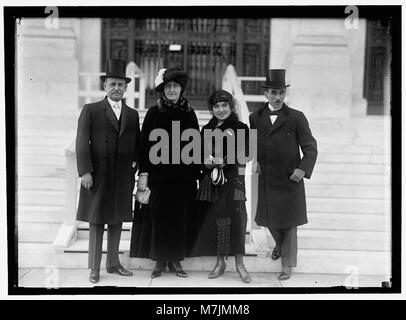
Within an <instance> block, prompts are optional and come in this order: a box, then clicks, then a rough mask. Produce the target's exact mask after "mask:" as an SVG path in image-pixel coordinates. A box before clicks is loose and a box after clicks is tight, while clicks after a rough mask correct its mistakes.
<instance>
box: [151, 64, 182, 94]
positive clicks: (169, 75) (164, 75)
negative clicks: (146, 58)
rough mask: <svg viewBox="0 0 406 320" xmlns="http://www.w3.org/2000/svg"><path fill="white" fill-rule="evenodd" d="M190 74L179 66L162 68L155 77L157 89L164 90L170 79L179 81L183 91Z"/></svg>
mask: <svg viewBox="0 0 406 320" xmlns="http://www.w3.org/2000/svg"><path fill="white" fill-rule="evenodd" d="M187 80H188V76H187V74H186V72H185V71H182V70H180V69H179V68H169V69H164V68H163V69H161V70H159V71H158V75H157V76H156V78H155V90H156V91H163V89H164V86H165V84H167V83H168V82H169V81H174V82H177V83H179V84H180V85H181V87H182V91H183V90H185V87H186V83H187Z"/></svg>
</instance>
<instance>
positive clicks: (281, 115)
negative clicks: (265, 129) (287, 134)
mask: <svg viewBox="0 0 406 320" xmlns="http://www.w3.org/2000/svg"><path fill="white" fill-rule="evenodd" d="M287 120H288V119H287V117H286V114H285V112H283V111H282V112H280V113H279V114H278V116H277V117H276V120H275V122H274V123H273V125H272V127H271V131H270V134H272V133H273V132H274V131H275V130H277V129H278V128H280V127H281V126H282V125H283V124H284V123H285V122H286V121H287Z"/></svg>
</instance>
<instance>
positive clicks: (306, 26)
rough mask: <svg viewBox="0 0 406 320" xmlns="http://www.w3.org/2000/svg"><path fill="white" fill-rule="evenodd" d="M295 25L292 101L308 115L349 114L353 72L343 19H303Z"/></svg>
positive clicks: (290, 63)
mask: <svg viewBox="0 0 406 320" xmlns="http://www.w3.org/2000/svg"><path fill="white" fill-rule="evenodd" d="M296 27H297V29H296V36H295V37H294V38H293V41H292V48H291V50H292V52H291V55H290V61H289V63H288V71H287V75H288V78H289V79H290V81H291V85H292V87H291V88H290V89H288V91H290V93H289V98H290V99H289V104H290V105H291V106H292V107H293V108H295V107H297V108H299V109H300V110H301V111H303V112H304V113H305V114H306V115H308V116H309V117H345V118H346V117H350V116H351V106H352V71H351V59H350V53H349V49H348V45H347V43H346V41H345V39H344V37H343V28H344V22H343V20H339V19H302V20H301V21H300V22H299V23H298V24H296Z"/></svg>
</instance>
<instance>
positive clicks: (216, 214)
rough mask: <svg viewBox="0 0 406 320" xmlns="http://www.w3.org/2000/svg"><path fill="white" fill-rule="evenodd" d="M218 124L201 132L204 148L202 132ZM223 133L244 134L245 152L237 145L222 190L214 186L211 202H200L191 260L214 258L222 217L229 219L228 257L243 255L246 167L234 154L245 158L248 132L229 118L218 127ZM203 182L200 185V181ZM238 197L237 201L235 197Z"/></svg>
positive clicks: (211, 126)
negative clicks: (195, 239)
mask: <svg viewBox="0 0 406 320" xmlns="http://www.w3.org/2000/svg"><path fill="white" fill-rule="evenodd" d="M216 123H217V120H216V119H215V118H212V119H211V120H210V121H209V123H208V124H206V125H205V126H204V127H203V128H202V133H201V136H202V141H203V145H205V146H207V144H208V143H212V142H211V141H205V140H204V130H205V129H209V130H213V129H215V128H216ZM218 129H220V130H221V131H222V132H225V131H228V132H229V134H230V135H231V134H232V135H234V137H236V136H237V130H243V131H244V137H245V144H244V145H243V146H244V147H245V150H238V145H237V143H236V152H235V156H236V157H235V158H234V159H233V161H230V159H228V158H226V161H225V163H226V166H225V167H224V168H223V172H224V175H225V177H226V179H227V182H226V183H225V184H224V185H222V186H214V187H213V191H214V192H215V193H216V198H217V199H216V200H215V201H214V202H208V201H199V212H200V213H201V217H200V219H201V222H200V224H201V227H200V228H199V230H198V237H197V241H196V246H195V247H194V248H193V251H192V252H193V254H192V255H194V256H216V255H217V226H216V219H217V218H221V217H230V218H231V227H230V255H235V254H245V233H246V228H247V211H246V207H245V200H242V198H245V177H244V173H245V164H243V165H239V164H238V161H237V153H238V152H241V153H242V154H245V155H248V145H249V144H248V142H249V138H248V136H249V128H248V126H247V125H246V124H244V123H242V122H240V121H238V118H237V117H236V116H235V115H234V114H232V115H231V116H230V117H229V118H228V119H227V120H226V121H225V122H224V123H223V124H222V125H221V126H219V127H218ZM223 140H224V141H223V155H226V154H227V150H228V149H227V144H226V139H225V138H224V139H223ZM212 150H213V153H212V155H213V156H215V154H214V146H213V149H212ZM202 168H203V176H204V175H205V174H210V172H211V170H209V169H207V168H206V167H205V166H204V165H203V166H202ZM201 182H202V181H201ZM237 192H238V194H239V195H240V196H239V197H238V199H236V197H235V196H236V194H237Z"/></svg>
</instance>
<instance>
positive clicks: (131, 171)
mask: <svg viewBox="0 0 406 320" xmlns="http://www.w3.org/2000/svg"><path fill="white" fill-rule="evenodd" d="M125 70H126V63H125V61H122V60H118V59H111V60H109V61H108V62H107V72H106V75H104V76H101V77H100V78H101V80H102V81H104V90H105V91H106V97H105V98H104V99H103V100H102V101H99V102H95V103H89V104H86V105H84V106H83V109H82V111H81V113H80V116H79V120H78V129H77V136H76V157H77V167H78V173H79V176H80V177H81V188H80V197H79V205H78V212H77V220H79V221H86V222H89V268H90V269H91V272H90V276H89V280H90V282H92V283H96V282H98V281H99V277H100V263H101V257H102V244H103V232H104V225H105V224H107V225H108V228H107V230H108V231H107V261H106V267H107V272H108V273H117V274H119V275H121V276H132V275H133V274H132V272H130V271H128V270H126V269H124V267H123V266H122V265H121V264H120V261H119V258H118V254H119V243H120V236H121V227H122V223H123V222H131V221H132V198H133V189H134V184H135V173H136V170H137V154H138V143H139V138H140V127H139V117H138V112H137V111H136V110H134V109H131V108H129V107H128V106H127V105H126V104H125V103H124V102H123V100H122V99H123V95H124V93H125V91H126V89H127V84H128V83H129V82H130V81H131V79H130V78H127V77H126V74H125Z"/></svg>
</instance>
